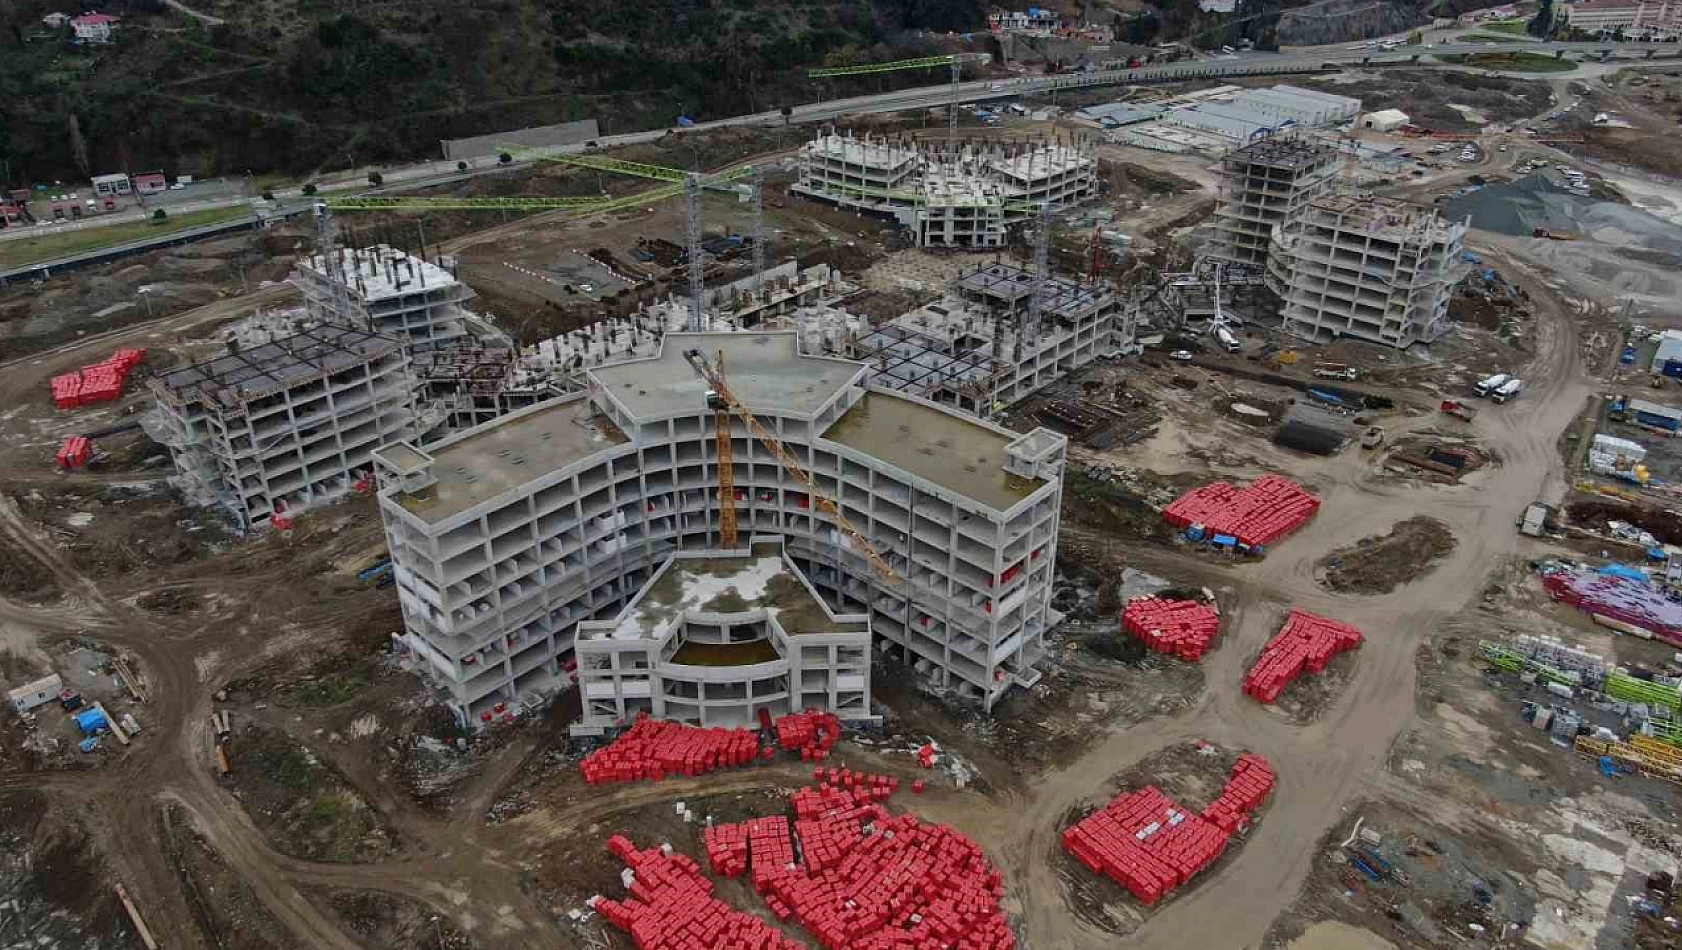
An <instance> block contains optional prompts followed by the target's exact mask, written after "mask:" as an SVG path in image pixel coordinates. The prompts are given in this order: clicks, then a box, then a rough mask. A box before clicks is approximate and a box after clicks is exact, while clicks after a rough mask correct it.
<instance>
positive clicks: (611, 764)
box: [580, 718, 759, 785]
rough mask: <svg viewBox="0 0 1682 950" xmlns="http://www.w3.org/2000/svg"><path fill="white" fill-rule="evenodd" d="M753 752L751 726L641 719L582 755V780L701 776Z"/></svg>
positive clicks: (750, 758) (756, 745) (744, 760)
mask: <svg viewBox="0 0 1682 950" xmlns="http://www.w3.org/2000/svg"><path fill="white" fill-rule="evenodd" d="M758 756H759V735H758V733H756V732H754V731H753V730H752V729H702V728H701V727H699V726H690V725H685V724H684V723H680V722H669V721H667V720H664V719H649V718H641V719H638V720H637V721H636V722H635V723H633V724H632V726H631V728H629V729H627V730H625V732H624V733H623V734H622V735H620V736H619V738H617V739H615V740H613V743H612V744H610V745H609V746H607V747H606V748H604V749H597V750H596V751H594V752H592V753H590V754H589V755H587V756H585V757H584V761H583V763H582V764H581V766H580V767H581V768H582V769H583V771H584V781H585V782H587V783H589V784H591V785H598V784H601V783H603V782H636V781H641V780H644V779H647V780H651V781H656V782H657V781H659V780H661V779H663V778H665V777H666V776H667V775H688V776H696V775H704V774H706V773H708V772H711V771H713V770H715V769H722V768H737V767H740V766H743V765H747V764H748V763H750V762H752V761H754V760H755V759H756V758H758Z"/></svg>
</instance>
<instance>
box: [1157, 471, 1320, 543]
mask: <svg viewBox="0 0 1682 950" xmlns="http://www.w3.org/2000/svg"><path fill="white" fill-rule="evenodd" d="M1319 510H1320V499H1318V498H1316V497H1314V496H1313V495H1310V494H1309V493H1308V492H1306V491H1303V490H1302V488H1301V487H1300V486H1298V485H1297V484H1296V483H1295V482H1293V481H1291V480H1290V479H1288V478H1284V477H1282V476H1279V475H1264V476H1262V477H1261V478H1258V479H1256V480H1255V481H1254V482H1251V483H1250V484H1249V485H1247V486H1245V487H1244V488H1236V487H1234V486H1233V485H1230V484H1228V483H1227V482H1214V483H1211V484H1208V485H1204V486H1203V487H1202V488H1194V489H1192V490H1191V491H1189V492H1186V493H1185V494H1184V495H1181V496H1180V497H1179V498H1177V499H1175V500H1174V502H1173V503H1172V504H1170V505H1169V506H1168V507H1167V508H1165V509H1163V512H1162V516H1163V518H1164V519H1165V520H1167V522H1168V523H1169V524H1171V525H1173V526H1174V527H1176V528H1179V529H1181V530H1189V529H1192V528H1194V527H1200V528H1201V532H1200V534H1201V537H1203V538H1213V537H1216V536H1225V537H1230V538H1233V539H1235V540H1236V542H1237V543H1238V544H1240V545H1243V546H1244V547H1247V548H1264V547H1267V546H1268V545H1270V544H1272V543H1274V542H1275V541H1278V540H1279V539H1280V538H1283V537H1285V536H1286V535H1288V534H1290V533H1291V532H1293V531H1295V530H1297V529H1298V528H1300V527H1302V526H1303V525H1304V524H1306V523H1307V522H1308V520H1309V519H1310V518H1313V517H1314V515H1315V514H1316V513H1317V512H1318V511H1319Z"/></svg>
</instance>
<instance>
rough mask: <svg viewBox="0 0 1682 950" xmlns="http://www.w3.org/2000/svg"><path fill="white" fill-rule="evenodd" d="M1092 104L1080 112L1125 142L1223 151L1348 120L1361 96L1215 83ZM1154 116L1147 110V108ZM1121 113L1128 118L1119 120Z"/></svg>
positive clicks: (1174, 149) (1112, 137)
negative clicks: (1139, 99)
mask: <svg viewBox="0 0 1682 950" xmlns="http://www.w3.org/2000/svg"><path fill="white" fill-rule="evenodd" d="M1116 105H1117V106H1125V109H1117V110H1115V111H1111V110H1112V109H1113V108H1114V107H1097V109H1095V110H1094V111H1093V112H1092V113H1090V114H1089V115H1086V116H1084V117H1086V118H1088V119H1089V120H1090V121H1095V122H1098V123H1099V124H1100V125H1102V126H1104V127H1105V128H1106V129H1109V130H1110V131H1109V133H1108V135H1109V139H1110V141H1112V142H1117V143H1119V144H1124V145H1133V146H1136V147H1140V148H1149V149H1154V150H1157V151H1169V152H1203V153H1217V152H1225V151H1228V150H1230V149H1233V148H1238V147H1242V146H1244V145H1247V144H1249V143H1251V142H1253V141H1255V140H1257V139H1259V138H1264V137H1270V136H1275V135H1283V134H1287V133H1290V132H1291V131H1293V130H1298V129H1301V130H1307V129H1326V128H1332V127H1335V126H1341V125H1344V124H1345V123H1348V122H1350V121H1352V120H1353V119H1354V118H1355V117H1356V115H1358V114H1359V113H1360V111H1361V100H1359V99H1354V98H1351V97H1349V96H1338V95H1333V94H1331V93H1324V92H1316V91H1315V90H1312V89H1302V88H1299V87H1297V86H1289V85H1284V84H1280V85H1276V86H1272V87H1269V88H1266V89H1242V88H1239V87H1236V86H1220V87H1216V88H1214V89H1205V90H1200V91H1198V92H1194V93H1185V94H1182V95H1179V96H1175V97H1172V98H1169V99H1163V100H1160V101H1158V102H1152V103H1143V104H1141V103H1133V104H1130V105H1128V104H1122V103H1117V104H1116ZM1153 110H1154V111H1155V112H1157V113H1158V114H1157V115H1149V114H1148V113H1149V112H1151V111H1153ZM1123 116H1125V117H1126V118H1127V119H1128V120H1129V121H1125V122H1124V121H1120V117H1123Z"/></svg>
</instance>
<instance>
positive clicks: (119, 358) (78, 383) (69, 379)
mask: <svg viewBox="0 0 1682 950" xmlns="http://www.w3.org/2000/svg"><path fill="white" fill-rule="evenodd" d="M145 358H146V351H145V350H143V349H139V350H118V351H117V352H116V353H114V354H112V356H111V358H110V359H108V360H106V361H105V362H103V363H94V364H92V365H91V366H84V367H82V368H81V369H80V370H77V371H76V372H74V373H64V374H61V375H59V376H54V377H53V379H52V389H53V403H54V404H55V405H57V406H58V408H60V409H73V408H75V407H77V406H86V405H89V404H92V403H96V402H110V401H111V400H113V399H116V398H118V397H120V396H121V395H122V394H123V383H124V382H126V381H127V380H128V375H129V373H131V372H133V371H134V368H135V367H136V366H139V365H140V361H141V360H144V359H145Z"/></svg>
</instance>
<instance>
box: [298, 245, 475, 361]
mask: <svg viewBox="0 0 1682 950" xmlns="http://www.w3.org/2000/svg"><path fill="white" fill-rule="evenodd" d="M446 265H450V261H449V260H448V259H440V263H433V262H431V261H428V260H426V259H425V258H423V257H416V256H414V255H412V254H410V253H408V252H406V251H402V250H399V249H397V248H394V247H390V246H388V245H384V244H378V245H374V246H373V247H365V248H342V247H341V248H334V249H332V250H331V251H329V252H328V253H327V254H326V255H325V256H324V255H322V254H313V255H310V256H309V257H305V258H303V259H301V260H300V261H298V265H297V268H296V269H295V270H294V271H293V273H292V276H291V278H290V281H291V283H292V284H293V285H294V286H296V287H297V288H298V291H299V293H301V294H303V297H304V305H305V307H306V308H307V309H308V311H309V313H310V315H311V316H313V317H315V318H317V319H319V320H320V321H321V322H323V323H330V324H338V325H341V326H351V327H360V328H362V329H364V330H368V331H369V332H372V333H379V334H384V335H386V336H390V337H393V338H395V339H398V340H402V341H404V344H405V346H407V347H409V348H410V349H418V348H422V347H427V346H438V345H442V344H446V343H449V342H452V341H455V340H460V339H463V338H465V337H467V336H469V335H472V336H475V337H479V338H492V339H497V340H500V341H501V342H503V343H507V340H506V338H505V337H504V336H503V334H501V333H500V332H499V331H497V330H495V329H494V328H492V327H491V326H490V325H489V324H487V323H486V322H485V321H484V320H483V319H482V318H480V317H479V316H478V315H476V314H473V313H471V312H469V311H468V310H467V309H466V307H465V304H466V303H467V301H469V300H471V299H472V298H473V291H472V290H471V289H469V288H468V286H467V285H466V284H464V283H462V282H461V281H459V280H457V279H456V275H455V273H454V270H453V266H446Z"/></svg>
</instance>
